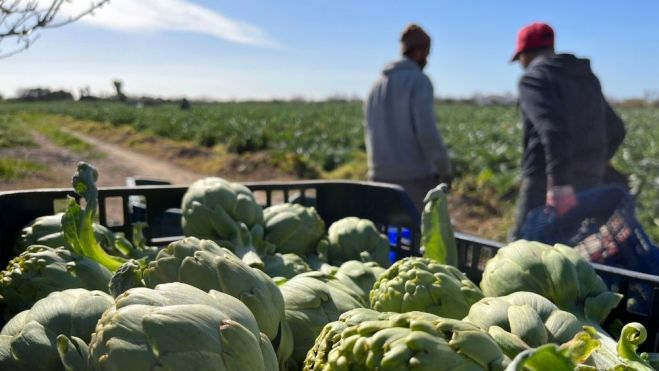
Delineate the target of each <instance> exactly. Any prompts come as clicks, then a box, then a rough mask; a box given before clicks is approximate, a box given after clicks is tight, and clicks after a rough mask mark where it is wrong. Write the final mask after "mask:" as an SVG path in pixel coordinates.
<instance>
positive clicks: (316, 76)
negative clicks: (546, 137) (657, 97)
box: [0, 0, 659, 99]
mask: <svg viewBox="0 0 659 371" xmlns="http://www.w3.org/2000/svg"><path fill="white" fill-rule="evenodd" d="M83 2H84V1H83V0H76V3H83ZM537 20H543V21H547V22H548V23H550V24H551V25H552V26H553V27H554V29H555V31H556V48H557V50H558V51H565V52H573V53H575V54H577V55H578V56H583V57H588V58H591V61H592V66H593V69H594V71H595V73H596V74H597V75H598V76H599V77H600V80H601V82H602V86H603V88H604V91H605V93H606V94H607V96H610V97H612V98H628V97H639V96H643V95H644V94H645V92H647V91H651V92H657V91H659V1H656V0H636V1H625V2H623V1H612V0H600V1H595V0H580V1H566V0H556V1H551V2H549V1H528V0H526V1H519V0H497V1H484V0H482V1H477V0H461V1H457V0H454V1H438V0H435V1H409V2H402V1H391V0H380V1H373V0H368V1H366V0H364V1H347V0H345V1H337V0H335V1H321V0H318V1H308V0H307V1H302V0H295V1H293V0H280V1H255V0H241V1H224V0H217V1H210V0H112V1H111V2H110V4H109V5H108V6H107V7H106V8H104V9H101V10H99V11H98V12H97V16H96V17H94V18H93V19H92V18H86V19H84V20H83V21H80V22H78V23H75V24H72V25H69V26H66V27H62V28H58V29H51V30H45V31H42V32H41V33H40V35H41V36H40V39H39V40H38V41H37V42H36V43H35V44H34V45H33V46H32V48H30V49H29V50H27V51H25V52H23V53H21V54H18V55H15V56H13V57H10V58H6V59H1V60H0V71H2V72H1V73H0V93H2V94H3V95H5V96H11V95H14V94H15V92H16V89H18V88H21V87H33V86H46V87H51V88H62V89H67V90H71V91H76V92H77V91H78V90H79V88H81V87H84V86H89V87H90V88H91V91H92V93H94V94H103V93H105V94H109V93H111V92H112V83H111V81H112V80H113V79H115V78H120V79H122V80H123V81H124V85H125V90H126V92H127V93H128V94H130V95H139V94H149V95H157V96H165V97H181V96H187V97H192V98H198V97H206V98H214V99H270V98H290V97H295V96H304V97H309V98H314V99H323V98H325V97H328V96H332V95H337V94H341V95H349V96H360V97H362V96H364V95H365V94H366V92H367V91H368V88H369V87H370V85H371V83H372V82H373V80H374V79H375V78H376V77H377V75H378V73H379V70H380V69H381V68H382V66H383V65H384V64H386V63H387V62H389V61H391V60H393V59H395V58H397V57H398V53H399V46H398V41H397V40H398V36H399V33H400V30H401V29H402V28H403V26H405V25H406V24H407V23H410V22H417V23H419V24H420V25H421V26H423V27H424V28H425V29H426V30H427V31H428V32H429V33H430V34H431V36H432V37H433V49H432V54H431V56H430V59H429V63H428V67H427V69H426V72H427V73H428V75H429V76H430V77H431V79H432V80H433V82H434V84H435V92H436V94H437V95H439V96H461V97H464V96H471V95H473V94H474V93H482V94H491V93H492V94H502V93H507V92H509V93H513V94H514V93H515V89H516V82H517V79H518V78H519V75H520V73H521V69H520V68H519V66H518V65H516V64H509V63H508V60H509V58H510V55H511V54H512V52H513V48H514V44H515V36H516V33H517V30H518V29H519V28H520V27H521V26H523V25H524V24H527V23H529V22H532V21H537ZM10 43H11V40H5V41H3V43H2V46H3V47H5V48H6V47H9V46H10Z"/></svg>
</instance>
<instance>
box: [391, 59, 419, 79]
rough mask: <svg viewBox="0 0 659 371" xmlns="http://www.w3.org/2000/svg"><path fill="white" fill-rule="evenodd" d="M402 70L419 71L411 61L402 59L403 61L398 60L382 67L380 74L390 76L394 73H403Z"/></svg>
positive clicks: (417, 66) (416, 65)
mask: <svg viewBox="0 0 659 371" xmlns="http://www.w3.org/2000/svg"><path fill="white" fill-rule="evenodd" d="M403 70H413V71H414V70H416V71H421V68H420V67H419V65H418V64H416V62H414V61H413V60H411V59H408V58H403V59H399V60H397V61H395V62H391V63H389V64H388V65H386V66H385V67H384V69H383V70H382V74H383V75H391V74H392V73H394V72H397V71H403Z"/></svg>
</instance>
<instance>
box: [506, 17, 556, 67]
mask: <svg viewBox="0 0 659 371" xmlns="http://www.w3.org/2000/svg"><path fill="white" fill-rule="evenodd" d="M551 46H554V30H553V29H552V28H551V27H550V26H549V25H548V24H546V23H542V22H535V23H531V24H530V25H527V26H524V27H522V29H521V30H519V32H518V33H517V48H516V49H515V54H514V55H513V58H512V59H511V62H514V61H516V60H517V59H518V58H519V53H521V52H524V51H527V50H532V49H540V48H548V47H551Z"/></svg>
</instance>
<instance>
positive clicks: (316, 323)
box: [0, 163, 659, 371]
mask: <svg viewBox="0 0 659 371" xmlns="http://www.w3.org/2000/svg"><path fill="white" fill-rule="evenodd" d="M97 177H98V174H97V173H96V171H95V170H94V169H93V167H91V166H90V165H88V164H85V163H81V164H79V165H78V168H77V169H76V172H75V174H74V178H73V182H72V184H73V187H74V189H75V191H76V192H77V193H78V194H79V195H80V197H82V198H84V199H85V201H86V206H85V207H84V208H82V207H80V206H79V205H78V204H77V203H76V202H75V201H74V200H70V201H69V204H68V207H67V210H66V211H65V212H64V213H63V214H56V215H51V216H43V217H41V218H38V219H37V220H35V221H34V222H33V223H31V224H30V225H28V226H26V229H25V230H24V233H23V234H22V236H21V237H20V238H19V240H18V241H17V244H16V247H15V248H17V249H18V251H20V254H19V255H18V256H17V257H15V258H14V259H13V260H12V261H11V262H9V265H8V266H7V268H6V269H5V270H4V271H3V272H2V273H0V275H1V277H2V279H1V280H0V309H1V310H2V315H3V316H4V320H5V321H8V322H7V323H6V325H5V326H4V328H3V329H2V331H1V332H0V369H2V370H5V369H6V370H69V371H83V370H136V371H140V370H155V369H157V370H264V371H266V370H267V371H276V370H280V371H299V370H319V371H339V370H341V371H343V370H506V369H507V370H572V369H607V370H651V369H653V368H652V364H653V362H656V360H657V359H659V357H658V356H656V355H648V354H645V353H643V354H638V352H637V348H638V346H639V345H640V344H641V343H642V342H643V341H644V338H645V336H646V334H647V333H646V329H645V328H644V327H643V326H642V325H640V324H638V323H631V324H627V325H625V326H624V327H623V326H621V330H620V332H619V333H617V334H616V336H617V338H618V340H616V339H615V338H614V337H612V336H611V335H610V334H608V333H607V332H606V331H605V330H604V329H603V328H602V325H601V323H603V321H604V320H605V319H606V318H607V317H608V315H609V313H610V312H611V310H612V309H614V308H615V307H616V306H617V305H618V304H619V303H620V301H621V299H622V298H621V296H620V295H619V294H616V293H613V292H611V291H610V290H609V289H608V288H607V286H606V285H605V283H604V282H603V281H602V279H601V278H600V277H598V276H597V275H596V274H595V272H594V270H593V269H592V267H591V266H590V265H589V263H588V262H587V261H585V260H583V259H582V258H581V257H580V256H579V255H578V254H576V253H575V252H574V251H573V250H572V249H571V248H569V247H567V246H560V245H557V246H548V245H543V244H540V243H535V242H528V241H517V242H514V243H512V244H510V245H508V246H506V247H503V248H501V249H500V250H499V252H498V253H497V255H496V256H494V257H493V258H492V259H491V260H490V261H489V262H488V263H487V265H486V267H485V271H484V273H483V277H482V280H481V282H480V286H478V285H476V283H474V282H472V281H471V280H470V279H469V278H468V277H467V276H466V275H465V274H464V273H462V272H460V270H459V269H458V268H457V267H456V266H455V265H456V264H457V250H456V246H455V243H454V237H453V232H452V229H451V226H450V222H449V218H448V210H447V206H446V194H445V191H446V188H445V187H438V188H436V189H434V190H432V191H431V192H429V194H428V196H427V197H426V207H425V208H424V210H423V213H422V220H423V228H422V238H421V242H422V245H423V246H422V250H423V251H424V256H423V257H407V258H404V259H400V260H398V261H396V262H392V261H390V255H389V250H390V246H389V240H388V239H387V238H386V237H385V236H384V235H382V234H381V233H380V232H379V230H378V227H377V226H376V225H375V224H374V223H373V222H372V221H370V220H366V219H360V218H357V217H354V216H346V217H345V218H343V219H340V220H336V221H333V222H332V223H328V224H326V223H325V221H324V220H323V219H322V217H321V216H320V214H319V213H318V212H317V211H316V210H315V209H314V208H313V207H309V206H303V205H299V204H290V203H283V204H278V205H273V206H270V207H267V208H265V209H264V208H263V207H262V206H261V205H260V204H259V203H258V201H257V198H256V197H255V196H254V195H253V194H252V192H251V191H250V190H249V189H248V188H246V187H244V186H242V185H240V184H237V183H232V182H229V181H227V180H225V179H221V178H216V177H214V178H206V179H201V180H199V181H197V182H195V183H194V184H192V185H191V186H190V187H189V189H188V191H187V193H186V194H185V196H184V197H183V200H182V221H181V222H182V227H183V231H184V233H185V234H186V237H185V238H183V239H181V240H179V241H175V242H173V243H171V244H169V245H168V246H165V247H163V248H161V249H156V248H154V247H148V246H144V243H143V240H142V239H140V238H137V239H136V240H135V241H134V242H133V243H131V242H129V241H126V240H125V238H123V237H122V236H121V235H115V234H113V233H112V232H111V231H109V230H108V229H107V228H104V227H102V226H100V225H98V224H95V223H94V216H95V210H96V205H97V192H96V184H95V182H96V180H97ZM137 237H140V236H139V234H138V236H137ZM392 263H393V264H392Z"/></svg>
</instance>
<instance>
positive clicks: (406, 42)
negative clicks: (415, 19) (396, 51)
mask: <svg viewBox="0 0 659 371" xmlns="http://www.w3.org/2000/svg"><path fill="white" fill-rule="evenodd" d="M400 43H401V52H402V53H403V54H407V53H409V52H411V51H413V50H416V49H429V48H430V36H428V34H427V33H426V31H424V30H423V28H421V26H419V25H417V24H416V23H412V24H410V25H408V26H407V27H405V28H404V29H403V32H402V33H401V35H400Z"/></svg>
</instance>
